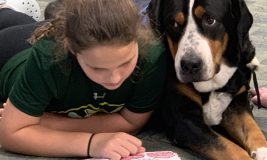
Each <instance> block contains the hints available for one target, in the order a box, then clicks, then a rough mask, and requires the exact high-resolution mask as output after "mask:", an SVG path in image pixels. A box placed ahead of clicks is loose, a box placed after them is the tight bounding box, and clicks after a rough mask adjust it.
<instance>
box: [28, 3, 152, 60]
mask: <svg viewBox="0 0 267 160" xmlns="http://www.w3.org/2000/svg"><path fill="white" fill-rule="evenodd" d="M62 2H63V3H64V4H63V5H62V6H63V7H61V9H59V11H58V14H57V16H56V18H55V19H53V20H51V21H50V22H48V23H46V24H44V25H43V26H41V27H39V28H37V29H36V31H35V32H34V34H33V36H32V37H31V42H32V43H35V42H36V41H37V40H39V39H41V38H42V37H44V36H46V37H53V38H54V39H55V40H56V42H57V44H58V51H57V52H56V56H57V57H65V56H66V55H67V53H68V51H70V52H72V53H73V54H78V53H79V52H80V51H81V50H85V49H88V48H92V47H95V46H98V45H126V44H128V43H130V42H131V41H135V40H136V41H138V42H139V47H141V48H142V46H145V45H146V44H149V43H151V42H153V40H154V36H153V34H152V31H151V30H150V28H149V27H147V26H144V25H141V18H140V15H139V13H138V9H137V7H136V5H135V4H134V2H133V1H132V0H64V1H62ZM140 45H141V46H140Z"/></svg>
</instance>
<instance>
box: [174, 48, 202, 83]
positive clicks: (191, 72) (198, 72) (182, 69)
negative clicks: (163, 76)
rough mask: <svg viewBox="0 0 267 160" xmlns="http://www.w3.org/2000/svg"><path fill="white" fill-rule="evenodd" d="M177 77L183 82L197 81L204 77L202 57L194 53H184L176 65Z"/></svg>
mask: <svg viewBox="0 0 267 160" xmlns="http://www.w3.org/2000/svg"><path fill="white" fill-rule="evenodd" d="M176 72H177V77H178V79H179V80H180V81H182V82H184V83H188V82H198V81H202V80H203V79H204V77H203V73H205V67H204V64H203V61H202V59H201V58H200V57H199V56H197V54H196V53H193V52H190V53H186V54H185V55H184V56H183V57H182V58H181V60H180V64H179V65H177V66H176Z"/></svg>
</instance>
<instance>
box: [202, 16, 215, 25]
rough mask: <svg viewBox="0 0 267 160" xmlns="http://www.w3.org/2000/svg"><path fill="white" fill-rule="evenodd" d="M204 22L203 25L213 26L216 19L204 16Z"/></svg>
mask: <svg viewBox="0 0 267 160" xmlns="http://www.w3.org/2000/svg"><path fill="white" fill-rule="evenodd" d="M204 20H205V23H206V24H208V25H210V26H211V25H214V24H215V23H216V19H214V18H213V17H211V16H205V17H204Z"/></svg>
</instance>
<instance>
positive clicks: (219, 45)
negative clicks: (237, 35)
mask: <svg viewBox="0 0 267 160" xmlns="http://www.w3.org/2000/svg"><path fill="white" fill-rule="evenodd" d="M228 40H229V36H228V34H227V33H225V34H224V38H223V40H222V41H218V40H209V45H210V48H211V52H212V54H213V60H214V64H217V65H219V64H221V60H222V55H223V53H224V51H225V49H226V47H227V43H228Z"/></svg>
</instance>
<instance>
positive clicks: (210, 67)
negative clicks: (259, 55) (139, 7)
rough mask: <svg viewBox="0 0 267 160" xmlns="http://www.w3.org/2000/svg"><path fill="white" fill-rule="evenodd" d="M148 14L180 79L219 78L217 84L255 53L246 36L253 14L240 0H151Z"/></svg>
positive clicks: (192, 80) (226, 79)
mask: <svg viewBox="0 0 267 160" xmlns="http://www.w3.org/2000/svg"><path fill="white" fill-rule="evenodd" d="M149 16H150V20H151V25H152V27H153V28H154V29H155V30H158V31H159V32H160V33H161V34H164V35H165V37H166V39H167V42H168V45H169V49H170V51H171V53H172V56H173V58H174V61H175V71H176V76H177V78H178V79H179V80H180V81H181V82H183V83H189V82H193V83H195V85H196V86H197V85H198V83H200V84H201V82H207V81H214V79H221V78H223V79H224V80H223V82H218V83H222V84H219V86H218V88H220V87H222V86H223V85H225V83H226V82H227V81H228V80H229V79H230V78H231V76H232V75H233V73H234V72H235V71H236V69H237V68H238V66H240V65H246V64H248V63H250V62H251V61H252V59H253V58H254V56H255V49H254V47H253V46H252V44H251V42H250V40H249V36H248V32H249V29H250V28H251V26H252V22H253V18H252V15H251V13H250V12H249V10H248V8H247V6H246V4H245V2H244V0H152V1H151V3H150V6H149ZM220 81H221V80H220ZM213 89H214V88H213ZM215 89H216V87H215Z"/></svg>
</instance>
